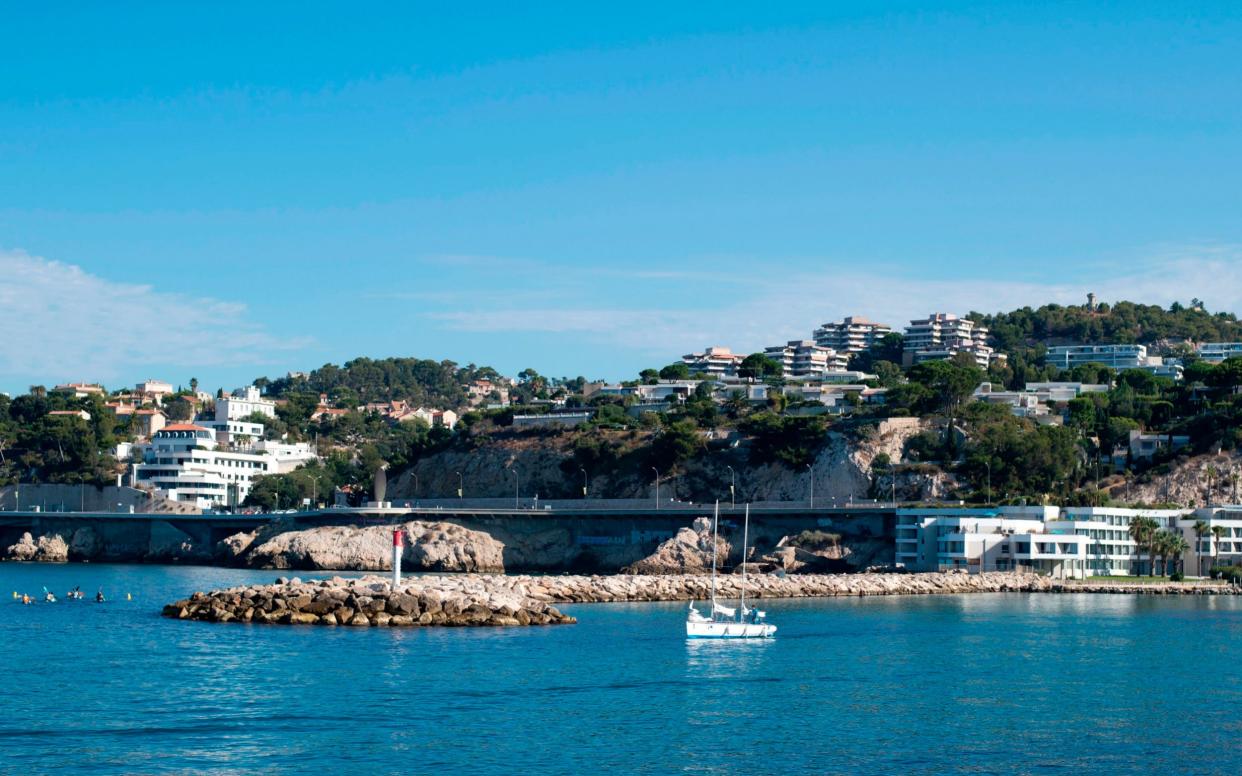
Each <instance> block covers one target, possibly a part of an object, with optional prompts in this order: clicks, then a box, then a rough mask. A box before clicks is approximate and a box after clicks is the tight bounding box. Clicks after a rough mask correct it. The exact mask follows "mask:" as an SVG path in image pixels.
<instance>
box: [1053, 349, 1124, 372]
mask: <svg viewBox="0 0 1242 776" xmlns="http://www.w3.org/2000/svg"><path fill="white" fill-rule="evenodd" d="M1045 360H1046V361H1047V363H1048V364H1050V365H1051V366H1055V367H1057V368H1058V369H1073V368H1074V367H1076V366H1082V365H1084V364H1103V365H1104V366H1108V367H1112V368H1113V369H1116V370H1118V371H1121V370H1124V369H1138V368H1139V367H1141V366H1145V365H1146V364H1147V348H1146V347H1144V346H1143V345H1128V344H1127V345H1057V346H1055V347H1051V348H1048V354H1047V357H1046V359H1045Z"/></svg>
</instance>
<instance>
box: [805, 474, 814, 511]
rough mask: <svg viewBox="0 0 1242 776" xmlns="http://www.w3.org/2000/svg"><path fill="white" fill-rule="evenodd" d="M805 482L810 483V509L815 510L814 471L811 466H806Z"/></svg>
mask: <svg viewBox="0 0 1242 776" xmlns="http://www.w3.org/2000/svg"><path fill="white" fill-rule="evenodd" d="M806 474H807V477H806V478H807V480H808V481H809V482H810V483H811V509H814V508H815V469H814V467H813V466H812V465H811V464H809V463H808V464H807V465H806Z"/></svg>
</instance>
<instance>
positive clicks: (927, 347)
mask: <svg viewBox="0 0 1242 776" xmlns="http://www.w3.org/2000/svg"><path fill="white" fill-rule="evenodd" d="M904 348H905V349H904V351H903V353H902V360H903V361H904V362H905V364H906V366H911V365H913V364H921V363H923V362H924V361H943V360H945V359H948V358H952V357H953V356H954V355H956V354H958V353H969V354H970V355H971V356H972V357H973V358H974V360H975V363H976V364H978V365H979V366H980V367H983V368H984V369H986V368H987V367H988V364H990V363H991V362H992V360H993V359H995V358H999V356H997V355H996V354H995V352H994V351H993V350H992V348H991V347H990V346H989V345H988V330H987V327H984V326H980V325H979V324H977V323H975V322H974V321H972V320H970V319H969V318H959V317H958V316H956V315H954V314H953V313H932V314H931V315H929V316H927V317H926V318H922V319H919V320H916V321H910V325H909V326H907V327H906V338H905V344H904Z"/></svg>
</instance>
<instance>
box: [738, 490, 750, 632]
mask: <svg viewBox="0 0 1242 776" xmlns="http://www.w3.org/2000/svg"><path fill="white" fill-rule="evenodd" d="M749 539H750V504H747V505H746V522H744V523H742V607H741V609H740V610H739V611H738V614H737V616H738V618H739V619H742V618H745V617H746V550H747V547H748V545H747V541H749Z"/></svg>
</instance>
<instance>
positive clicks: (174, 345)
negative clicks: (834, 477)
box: [0, 2, 1242, 390]
mask: <svg viewBox="0 0 1242 776" xmlns="http://www.w3.org/2000/svg"><path fill="white" fill-rule="evenodd" d="M769 5H772V4H769ZM260 6H261V7H260ZM618 8H620V7H618ZM4 18H5V23H4V24H2V25H0V47H2V48H0V50H3V51H5V52H6V56H5V57H3V58H2V59H0V272H2V273H3V276H4V277H5V278H6V280H5V282H4V283H3V284H0V326H3V328H4V330H5V331H7V332H9V336H7V337H6V338H5V340H4V342H3V343H2V344H0V389H5V390H24V389H25V387H26V386H28V385H30V384H31V383H35V382H40V383H52V382H61V381H64V380H70V379H88V380H102V381H105V382H107V383H108V384H109V385H122V384H125V383H133V382H135V381H137V380H139V379H142V378H145V377H148V376H150V377H162V378H165V379H169V380H171V381H173V382H185V381H188V379H189V377H190V376H197V377H198V378H199V380H200V382H202V383H203V384H204V385H208V386H211V387H215V386H217V385H221V386H225V387H232V386H234V385H238V384H241V383H243V382H246V381H248V380H249V379H251V378H253V377H255V376H258V375H262V374H266V375H269V376H274V375H279V374H283V373H284V372H286V371H288V370H290V369H310V368H313V367H315V366H318V365H320V364H323V363H325V362H328V361H332V362H338V363H339V362H341V361H344V360H347V359H349V358H352V357H355V356H359V355H368V356H374V357H380V356H388V355H407V356H419V357H426V358H436V359H443V358H449V359H453V360H455V361H458V362H460V363H468V362H475V363H479V364H491V365H494V366H496V367H497V368H499V369H501V370H502V371H506V372H509V373H516V372H517V371H518V370H520V369H522V368H525V367H534V368H536V369H538V370H539V371H541V372H543V373H545V374H552V375H557V376H560V375H568V376H574V375H579V374H582V375H585V376H588V377H605V378H619V377H625V376H629V375H632V374H633V373H635V372H636V371H637V370H638V369H640V368H642V367H644V366H649V365H656V366H658V365H661V364H664V363H667V362H669V361H671V360H674V359H675V358H676V357H677V356H679V355H680V354H681V353H684V352H687V351H688V350H691V349H699V348H701V347H704V346H707V345H712V344H722V345H729V346H732V347H733V348H734V349H736V350H740V351H750V350H753V349H756V348H760V347H762V346H764V345H767V344H773V343H776V342H779V341H782V340H784V339H788V338H792V337H802V336H806V335H808V334H809V333H810V330H811V329H812V328H813V327H814V326H816V325H817V324H819V323H822V322H823V321H825V320H830V319H834V318H838V317H840V316H842V315H848V314H862V315H868V316H870V317H873V318H877V319H880V320H884V321H886V322H889V323H893V324H901V323H902V322H903V320H904V319H905V318H908V317H910V316H915V315H920V314H924V313H927V312H930V311H932V310H949V311H955V312H959V313H965V312H968V311H970V310H988V311H991V310H999V309H1010V308H1012V307H1016V306H1021V305H1023V304H1031V305H1038V304H1041V303H1043V302H1045V301H1059V302H1078V301H1080V300H1081V299H1082V298H1083V297H1084V296H1085V294H1086V292H1087V291H1094V292H1095V293H1096V294H1097V295H1099V296H1100V298H1102V299H1105V300H1110V299H1118V298H1132V299H1139V300H1142V301H1151V302H1160V303H1168V302H1170V301H1172V300H1174V299H1182V300H1188V299H1190V298H1191V297H1193V296H1198V297H1201V298H1203V299H1205V300H1206V301H1207V303H1208V306H1209V308H1210V309H1228V310H1234V311H1237V310H1242V268H1240V265H1242V248H1240V247H1239V246H1242V218H1240V216H1239V213H1240V212H1242V211H1240V209H1239V204H1242V203H1240V202H1239V200H1240V196H1239V186H1238V181H1239V180H1240V179H1242V175H1240V173H1242V102H1240V101H1239V100H1238V84H1239V83H1242V9H1240V7H1239V6H1237V4H1233V3H1224V2H1221V3H1194V2H1188V3H1178V4H1167V3H1142V2H1125V3H1094V4H1093V3H1086V2H1077V3H1071V4H1061V3H1038V4H1035V3H999V2H993V3H918V4H915V3H901V2H895V3H886V4H878V3H850V4H845V3H839V4H833V3H807V4H798V3H786V4H780V7H779V8H759V7H757V6H756V5H755V4H747V5H743V4H736V5H730V4H715V5H713V6H711V8H710V10H709V9H708V7H707V6H702V5H697V6H696V5H690V4H687V5H685V6H683V7H680V8H675V7H674V8H670V7H668V5H667V4H659V5H656V4H637V3H631V4H626V5H625V7H624V10H623V11H622V10H617V11H609V10H600V9H592V8H586V7H585V6H584V5H583V4H552V3H543V4H532V5H531V6H530V7H525V8H519V7H516V4H498V5H496V6H487V5H476V6H474V7H472V8H471V9H469V10H468V11H452V10H445V9H441V8H432V7H430V6H416V5H413V4H407V5H404V6H401V7H397V8H389V9H385V10H383V11H380V10H370V9H365V8H361V7H359V6H357V5H356V4H353V5H345V4H341V5H329V4H316V3H311V4H307V3H298V4H286V5H280V4H212V5H203V6H193V7H192V6H189V5H178V4H164V5H156V4H151V5H141V4H125V3H117V4H80V5H78V6H76V7H73V8H71V9H65V8H63V7H62V8H58V9H54V10H53V9H45V8H42V7H39V6H38V4H20V5H19V4H7V5H6V8H5V10H4Z"/></svg>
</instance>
